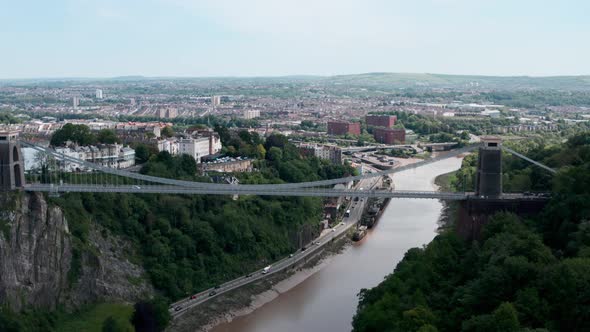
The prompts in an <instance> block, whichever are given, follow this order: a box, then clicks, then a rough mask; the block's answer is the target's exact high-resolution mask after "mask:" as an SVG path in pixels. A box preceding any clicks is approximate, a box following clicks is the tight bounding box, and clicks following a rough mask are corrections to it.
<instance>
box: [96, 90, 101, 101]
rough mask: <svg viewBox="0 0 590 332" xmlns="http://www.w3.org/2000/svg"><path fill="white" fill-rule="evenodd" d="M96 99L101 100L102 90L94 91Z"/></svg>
mask: <svg viewBox="0 0 590 332" xmlns="http://www.w3.org/2000/svg"><path fill="white" fill-rule="evenodd" d="M96 99H102V90H101V89H96Z"/></svg>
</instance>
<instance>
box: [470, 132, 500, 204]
mask: <svg viewBox="0 0 590 332" xmlns="http://www.w3.org/2000/svg"><path fill="white" fill-rule="evenodd" d="M481 140H482V143H483V145H482V147H480V148H479V156H478V159H477V179H476V184H475V195H476V196H478V197H481V196H484V197H486V198H488V197H499V196H501V195H502V140H501V139H500V138H499V137H495V136H483V137H482V138H481Z"/></svg>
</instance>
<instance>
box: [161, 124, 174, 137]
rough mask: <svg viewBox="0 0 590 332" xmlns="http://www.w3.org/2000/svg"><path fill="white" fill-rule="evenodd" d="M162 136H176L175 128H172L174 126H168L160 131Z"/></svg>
mask: <svg viewBox="0 0 590 332" xmlns="http://www.w3.org/2000/svg"><path fill="white" fill-rule="evenodd" d="M160 136H162V137H174V130H172V127H170V126H166V127H164V128H163V129H162V131H161V132H160Z"/></svg>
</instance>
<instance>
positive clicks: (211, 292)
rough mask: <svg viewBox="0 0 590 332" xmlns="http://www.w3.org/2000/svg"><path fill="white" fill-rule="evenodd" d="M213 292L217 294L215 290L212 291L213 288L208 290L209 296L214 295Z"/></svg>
mask: <svg viewBox="0 0 590 332" xmlns="http://www.w3.org/2000/svg"><path fill="white" fill-rule="evenodd" d="M215 294H217V292H216V291H214V290H212V291H210V292H209V296H213V295H215Z"/></svg>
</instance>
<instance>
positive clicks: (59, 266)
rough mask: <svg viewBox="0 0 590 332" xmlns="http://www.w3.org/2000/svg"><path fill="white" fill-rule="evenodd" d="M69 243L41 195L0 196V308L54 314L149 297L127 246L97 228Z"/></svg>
mask: <svg viewBox="0 0 590 332" xmlns="http://www.w3.org/2000/svg"><path fill="white" fill-rule="evenodd" d="M73 240H74V239H73V238H72V236H71V235H70V233H69V230H68V222H67V220H66V219H65V217H64V215H63V211H62V210H61V209H60V208H59V207H56V206H49V205H48V203H47V201H46V200H45V198H44V197H43V195H42V194H40V193H22V192H10V193H0V303H3V304H7V305H9V306H10V307H12V308H13V309H14V310H21V309H22V308H24V307H26V306H33V307H41V308H48V309H53V308H55V307H56V306H57V305H58V304H61V305H65V306H66V307H78V306H79V305H81V304H85V303H93V302H99V301H127V302H133V301H136V300H139V299H141V298H145V297H149V296H150V295H151V293H152V292H153V289H152V288H151V286H150V285H149V284H148V283H147V282H146V281H145V280H144V279H143V276H144V271H143V270H142V268H141V267H139V266H137V265H135V264H133V263H131V262H129V260H128V259H127V258H126V257H128V256H129V254H130V253H131V252H132V250H131V249H130V247H129V245H128V244H126V243H125V241H123V240H122V239H120V238H117V237H115V236H113V235H108V232H106V231H104V230H101V229H99V227H98V226H97V225H93V226H92V227H91V230H90V233H89V236H88V240H87V241H86V243H85V244H84V245H80V244H78V245H77V246H75V245H74V244H73V243H74V241H73Z"/></svg>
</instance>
